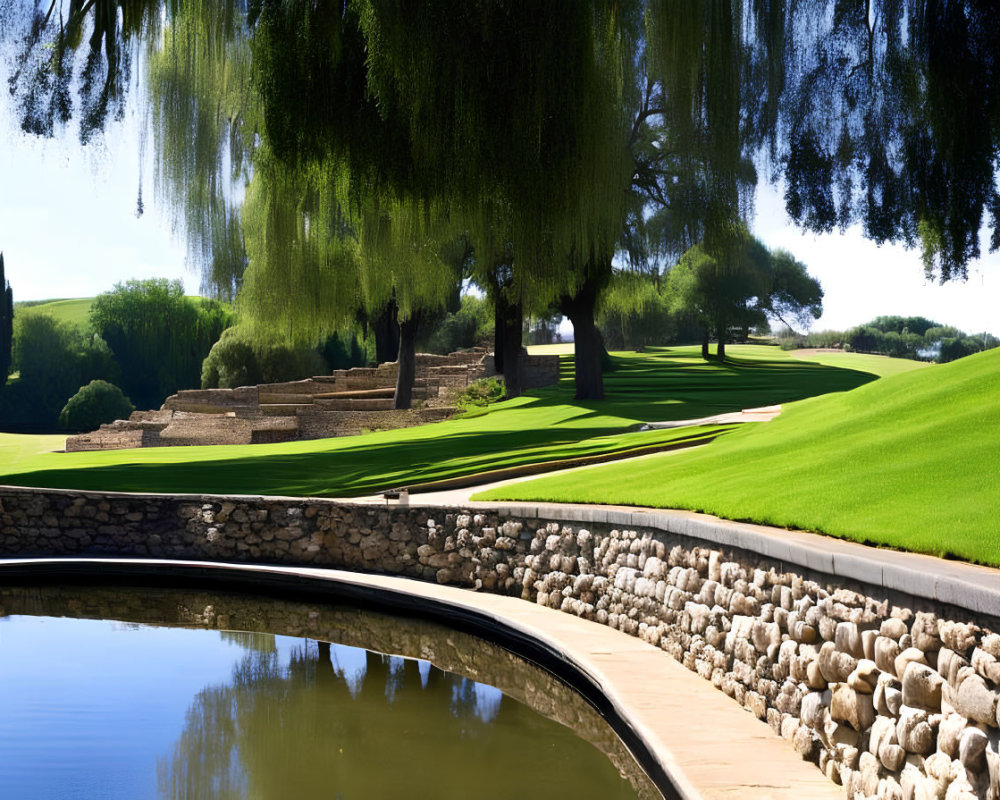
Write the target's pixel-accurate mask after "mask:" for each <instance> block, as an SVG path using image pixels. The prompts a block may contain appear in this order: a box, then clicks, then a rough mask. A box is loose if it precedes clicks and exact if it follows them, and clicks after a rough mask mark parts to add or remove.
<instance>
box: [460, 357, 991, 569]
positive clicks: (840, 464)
mask: <svg viewBox="0 0 1000 800" xmlns="http://www.w3.org/2000/svg"><path fill="white" fill-rule="evenodd" d="M845 355H846V354H845ZM841 357H842V356H841ZM476 499H494V500H495V499H518V500H529V499H530V500H553V501H566V502H593V503H612V504H624V505H643V506H658V507H670V508H685V509H693V510H697V511H705V512H709V513H712V514H717V515H719V516H722V517H727V518H730V519H740V520H751V521H754V522H762V523H769V524H773V525H779V526H787V527H795V528H805V529H810V530H816V531H822V532H824V533H827V534H831V535H834V536H839V537H843V538H850V539H855V540H858V541H865V542H869V543H875V544H880V545H887V546H890V547H897V548H902V549H907V550H916V551H919V552H925V553H931V554H936V555H946V556H956V557H958V558H962V559H965V560H969V561H979V562H983V563H987V564H993V565H1000V515H998V513H997V510H998V509H1000V350H991V351H987V352H985V353H979V354H977V355H973V356H969V357H967V358H963V359H960V360H958V361H954V362H952V363H949V364H940V365H932V366H928V367H925V368H922V369H916V370H911V371H908V372H905V373H903V374H897V375H893V376H890V377H886V378H884V379H882V380H879V381H876V382H872V383H868V384H866V385H864V386H861V387H859V388H856V389H854V390H853V391H850V392H844V393H841V394H833V395H827V396H824V397H814V398H812V399H806V400H802V401H800V402H797V403H794V404H791V405H789V406H787V407H786V409H785V410H784V411H783V413H782V414H781V416H780V417H778V418H777V419H775V420H773V421H772V422H769V423H766V424H763V425H759V426H753V427H750V426H748V427H745V428H743V429H741V430H739V431H736V432H735V433H732V434H730V435H728V436H725V437H722V438H720V439H718V440H716V441H715V442H713V443H712V444H711V445H709V446H707V447H704V448H699V449H698V450H696V451H690V452H684V453H679V454H675V455H671V456H669V457H660V456H656V457H651V458H649V459H645V460H642V461H637V462H633V463H620V464H613V465H606V466H601V467H595V468H593V469H590V470H586V471H583V472H581V473H578V474H575V475H573V476H572V477H571V478H569V477H552V478H541V479H538V480H534V481H531V482H528V483H519V484H517V485H515V486H507V487H503V488H500V489H497V490H494V491H492V492H487V493H483V494H482V495H479V496H478V497H477V498H476Z"/></svg>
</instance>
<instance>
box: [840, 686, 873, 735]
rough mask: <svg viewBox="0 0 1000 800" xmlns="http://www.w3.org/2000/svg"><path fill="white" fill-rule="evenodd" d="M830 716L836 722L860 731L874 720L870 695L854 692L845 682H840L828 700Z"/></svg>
mask: <svg viewBox="0 0 1000 800" xmlns="http://www.w3.org/2000/svg"><path fill="white" fill-rule="evenodd" d="M830 717H831V718H832V719H833V720H835V721H837V722H845V723H847V724H848V725H850V726H851V727H852V728H854V730H856V731H858V732H859V733H860V732H861V731H864V730H865V729H866V728H868V727H870V726H871V724H872V723H873V722H874V721H875V706H874V704H873V703H872V696H871V695H870V694H861V693H859V692H856V691H854V689H852V688H851V687H849V686H847V685H846V684H840V685H839V686H837V688H836V690H835V691H834V692H833V697H832V698H831V700H830Z"/></svg>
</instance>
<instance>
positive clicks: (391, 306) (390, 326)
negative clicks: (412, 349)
mask: <svg viewBox="0 0 1000 800" xmlns="http://www.w3.org/2000/svg"><path fill="white" fill-rule="evenodd" d="M397 311H398V307H397V305H396V300H395V298H393V299H392V300H390V301H389V302H388V303H386V306H385V308H383V309H382V313H381V314H379V315H378V316H377V317H376V318H375V320H374V321H373V322H372V333H374V334H375V361H376V363H378V364H386V363H390V362H392V361H395V360H396V359H397V358H399V337H400V332H399V322H397V320H396V312H397Z"/></svg>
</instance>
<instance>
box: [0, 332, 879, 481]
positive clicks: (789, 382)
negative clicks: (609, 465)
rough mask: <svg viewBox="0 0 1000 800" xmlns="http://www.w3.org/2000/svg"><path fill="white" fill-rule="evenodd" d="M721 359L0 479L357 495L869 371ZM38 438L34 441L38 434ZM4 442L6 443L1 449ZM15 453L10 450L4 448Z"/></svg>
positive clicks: (778, 398)
mask: <svg viewBox="0 0 1000 800" xmlns="http://www.w3.org/2000/svg"><path fill="white" fill-rule="evenodd" d="M732 353H733V356H734V358H733V360H732V361H731V362H727V363H726V364H724V365H719V364H715V363H706V362H704V361H702V360H701V358H700V355H699V354H698V349H697V348H690V347H689V348H672V349H666V348H664V349H658V350H653V351H651V352H648V353H644V354H635V353H621V354H616V355H615V356H614V357H613V368H612V370H611V371H610V372H608V373H607V375H606V376H605V380H606V395H607V399H606V400H604V401H597V402H581V403H578V402H575V401H573V400H572V395H573V384H572V358H566V357H564V358H563V362H562V375H563V378H562V380H561V381H560V383H559V384H558V385H557V386H555V387H549V388H547V389H543V390H538V391H535V392H532V393H531V396H528V397H522V398H518V399H516V400H511V401H507V402H504V403H498V404H496V405H494V406H490V407H489V409H488V410H486V411H485V412H480V413H476V414H470V415H467V416H465V417H464V418H461V419H455V420H449V421H447V422H441V423H437V424H433V425H425V426H422V427H419V428H409V429H405V430H398V431H382V432H375V433H369V434H365V435H363V436H351V437H341V438H336V439H322V440H314V441H306V442H289V443H283V444H272V445H242V446H217V447H174V448H149V449H138V450H117V451H108V452H94V453H66V454H61V453H44V454H31V453H30V452H28V450H30V448H23V447H22V448H21V450H20V451H18V452H19V453H20V455H17V453H15V458H14V459H13V460H12V461H10V462H6V461H5V463H3V464H2V465H0V482H2V483H8V484H14V485H22V486H48V487H64V488H78V489H95V490H107V491H146V492H196V493H197V492H204V493H220V494H225V493H232V494H273V495H300V496H310V495H313V496H337V497H348V496H359V495H365V494H372V493H374V492H376V491H379V490H381V489H385V488H389V487H394V486H405V485H411V484H416V483H423V482H426V481H434V480H442V479H446V478H453V477H458V476H462V475H470V474H475V473H478V472H483V471H488V470H494V469H498V468H502V467H512V466H520V465H524V464H533V463H538V462H547V461H553V460H560V459H566V458H575V457H581V456H595V455H600V454H606V453H616V452H622V451H628V450H632V449H635V448H643V447H648V446H651V445H664V446H665V445H668V444H670V443H673V442H677V441H678V440H682V439H687V438H691V437H694V438H695V439H697V438H699V437H706V436H714V435H716V434H718V433H720V432H727V431H729V430H731V429H732V427H733V426H703V427H699V428H682V429H671V430H657V431H643V432H640V431H638V430H636V428H637V426H638V424H639V423H642V422H649V421H655V420H677V419H689V418H696V417H703V416H708V415H711V414H716V413H721V412H725V411H735V410H739V409H741V408H748V407H753V406H760V405H769V404H773V403H786V402H789V401H792V400H796V399H800V398H803V397H809V396H812V395H815V394H821V393H825V392H841V391H846V390H849V389H853V388H855V387H857V386H860V385H862V384H864V383H867V382H869V381H871V380H874V378H875V375H873V374H872V373H870V372H864V371H860V370H852V369H845V368H838V367H833V366H827V365H821V364H815V363H811V362H805V361H799V360H796V359H793V358H791V357H789V356H788V355H787V354H785V353H783V352H782V351H780V350H778V349H777V348H768V347H761V346H746V347H734V348H732ZM29 438H30V437H29ZM3 441H5V439H0V445H2V444H3ZM2 452H7V451H2Z"/></svg>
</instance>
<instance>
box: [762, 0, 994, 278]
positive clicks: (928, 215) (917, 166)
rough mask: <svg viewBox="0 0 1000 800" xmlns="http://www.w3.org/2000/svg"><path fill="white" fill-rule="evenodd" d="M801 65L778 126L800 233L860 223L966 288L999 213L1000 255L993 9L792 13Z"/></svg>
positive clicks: (892, 1) (844, 8)
mask: <svg viewBox="0 0 1000 800" xmlns="http://www.w3.org/2000/svg"><path fill="white" fill-rule="evenodd" d="M787 24H788V26H789V29H790V30H791V31H794V42H793V43H790V44H789V45H788V48H787V53H788V56H787V57H788V59H789V60H790V61H792V62H793V63H794V64H795V69H794V70H787V77H786V80H787V87H786V91H785V97H784V100H785V102H784V104H783V108H782V113H781V116H780V124H779V125H778V126H777V127H776V129H775V134H776V141H777V142H778V143H779V149H778V157H779V159H780V163H781V165H782V167H783V173H784V175H785V182H786V191H785V201H786V204H787V207H788V211H789V214H790V215H791V216H792V218H793V219H795V220H796V221H797V222H798V223H799V224H800V225H803V226H804V227H807V228H811V229H813V230H817V231H828V230H831V229H833V228H834V227H835V226H840V227H844V226H846V225H848V224H851V223H853V222H860V223H861V225H862V226H863V229H864V233H865V235H866V236H867V237H869V238H871V239H873V240H875V241H876V242H884V241H903V242H906V243H907V244H911V245H912V244H919V245H920V247H921V249H922V252H923V259H924V267H925V270H926V272H927V275H928V277H937V278H938V279H939V280H940V281H942V282H944V281H947V280H951V279H955V278H959V279H964V278H965V276H966V273H967V266H968V264H969V262H970V261H972V260H974V259H976V258H978V257H979V255H980V241H979V237H980V231H981V229H982V227H983V224H984V222H985V217H986V214H987V213H988V214H989V217H990V221H989V224H990V226H991V227H992V231H993V233H992V238H991V241H990V249H991V250H996V249H997V247H998V246H1000V196H998V193H997V189H996V182H995V175H996V173H997V170H998V167H1000V58H998V54H1000V27H998V26H997V24H996V6H995V4H994V3H992V2H984V0H966V1H965V2H961V3H953V2H936V0H868V2H863V3H862V2H854V3H837V4H835V5H833V6H832V7H831V8H829V9H827V13H825V14H823V15H818V16H817V15H812V14H810V13H809V12H808V11H807V9H806V8H805V7H803V6H794V5H793V6H790V11H789V14H788V23H787Z"/></svg>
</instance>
